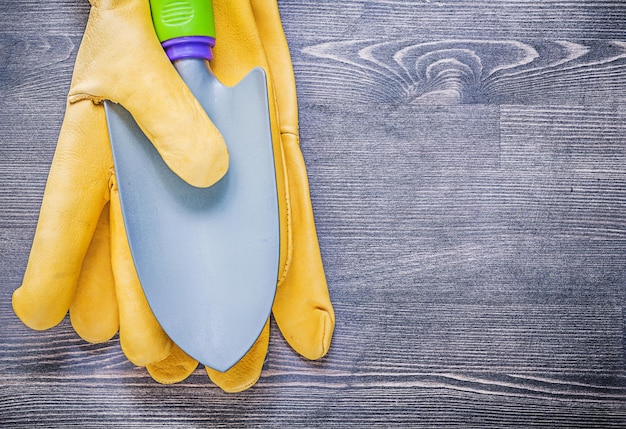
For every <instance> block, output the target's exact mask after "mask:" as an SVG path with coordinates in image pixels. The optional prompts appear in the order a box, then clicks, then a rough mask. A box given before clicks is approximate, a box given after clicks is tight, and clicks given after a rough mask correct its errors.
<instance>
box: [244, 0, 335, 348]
mask: <svg viewBox="0 0 626 429" xmlns="http://www.w3.org/2000/svg"><path fill="white" fill-rule="evenodd" d="M251 4H252V8H253V10H254V15H255V19H256V22H257V25H258V28H259V32H260V33H261V40H262V41H263V45H264V47H265V52H266V55H267V59H268V66H269V70H270V75H271V77H272V81H273V82H276V83H277V84H276V86H275V87H274V91H275V97H276V105H277V108H278V122H279V124H280V131H281V146H282V149H283V155H284V159H285V166H286V173H287V183H288V184H289V187H288V192H289V208H290V216H291V217H290V220H291V226H292V235H291V244H292V249H291V260H290V265H289V266H288V269H287V271H286V274H285V276H284V277H283V278H281V281H280V283H279V286H278V289H277V296H276V300H275V301H274V306H273V314H274V316H275V318H276V323H277V324H278V327H279V329H280V330H281V333H282V334H283V336H284V337H285V339H286V340H287V342H288V343H289V344H290V345H291V346H292V347H293V348H294V349H295V350H296V351H297V352H298V353H300V354H301V355H303V356H304V357H307V358H309V359H318V358H320V357H322V356H324V355H325V354H326V353H327V351H328V348H329V347H330V340H331V337H332V334H333V331H334V326H335V314H334V311H333V307H332V304H331V301H330V296H329V293H328V285H327V283H326V276H325V274H324V266H323V264H322V259H321V255H320V250H319V243H318V240H317V233H316V230H315V220H314V218H313V209H312V206H311V199H310V192H309V184H308V178H307V174H306V166H305V163H304V159H303V157H302V152H301V151H300V145H299V139H298V105H297V96H296V85H295V78H294V73H293V65H292V62H291V55H290V54H289V47H288V46H287V41H286V39H285V34H284V32H283V27H282V24H281V21H280V14H279V11H278V5H277V4H276V1H275V0H251Z"/></svg>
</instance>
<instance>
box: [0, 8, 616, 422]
mask: <svg viewBox="0 0 626 429" xmlns="http://www.w3.org/2000/svg"><path fill="white" fill-rule="evenodd" d="M279 4H280V8H281V13H282V17H283V21H284V26H285V30H286V34H287V37H288V40H289V43H290V46H291V49H292V55H293V59H294V68H295V71H296V78H297V84H298V94H299V103H300V115H301V130H300V132H301V140H302V150H303V152H304V155H305V158H306V161H307V165H308V171H309V177H310V181H311V194H312V199H313V203H314V209H315V215H316V219H317V225H318V231H319V235H320V242H321V247H322V252H323V257H324V263H325V267H326V270H327V275H328V280H329V285H330V290H331V296H332V298H333V302H334V304H335V309H336V313H337V327H336V332H335V336H334V340H333V344H332V347H331V351H330V353H329V355H328V356H327V357H326V358H324V359H323V360H321V361H319V362H308V361H305V360H303V359H301V358H299V357H298V356H296V355H295V353H294V352H293V351H292V350H291V349H289V347H288V346H287V345H286V343H285V342H284V340H283V339H282V337H281V336H280V333H279V332H278V329H277V328H276V326H275V325H273V326H272V328H273V333H272V337H271V345H270V353H269V355H268V358H267V361H266V364H265V369H264V373H263V377H262V378H261V380H260V381H259V383H258V384H257V385H256V386H255V387H254V388H252V389H251V390H249V391H247V392H244V393H242V394H237V395H226V394H224V393H222V392H221V391H219V390H218V389H217V388H216V387H214V386H212V385H211V384H210V382H209V380H208V379H207V378H206V376H205V375H204V373H203V372H202V371H201V370H198V371H197V372H196V373H194V374H193V375H192V376H191V377H190V378H189V379H188V380H187V381H185V382H184V383H181V384H179V385H175V386H161V385H158V384H156V383H155V382H153V381H152V380H151V379H150V378H149V377H148V376H147V375H146V373H145V372H144V370H143V369H140V368H135V367H133V365H131V364H129V363H128V362H127V361H126V360H125V358H124V357H123V355H122V353H121V351H120V349H119V343H118V341H117V339H114V340H112V341H110V342H109V343H106V344H103V345H90V344H86V343H85V342H83V341H82V340H80V339H79V338H78V337H77V335H76V334H74V332H73V331H72V329H71V327H70V325H69V323H68V322H67V320H66V321H64V322H63V323H62V324H61V325H59V326H58V327H55V328H54V329H51V330H49V331H45V332H35V331H31V330H29V329H27V328H26V327H24V326H23V325H22V324H21V323H20V322H19V320H18V319H17V318H16V317H15V315H14V314H13V312H12V309H11V304H10V297H11V293H12V292H13V290H14V289H15V288H17V287H18V286H19V284H20V281H21V277H22V274H23V271H24V268H25V266H26V261H27V258H28V253H29V250H30V244H31V240H32V237H33V234H34V228H35V225H36V222H37V216H38V210H39V205H40V203H41V197H42V194H43V188H44V185H45V180H46V177H47V172H48V168H49V166H50V162H51V159H52V154H53V151H54V147H55V144H56V136H57V133H58V131H59V128H60V125H61V120H62V118H63V111H64V106H65V96H66V94H67V90H68V88H69V82H70V78H71V72H72V68H73V62H74V58H75V55H76V50H77V47H78V45H79V43H80V38H81V35H82V31H83V29H84V25H85V23H86V20H87V14H88V10H89V4H88V2H86V1H82V0H58V1H54V2H51V1H50V2H42V1H34V0H4V1H2V2H1V3H0V58H1V61H0V137H1V140H0V184H1V186H0V426H3V427H29V428H30V427H46V428H49V427H118V426H123V427H138V428H148V427H281V428H288V427H342V428H343V427H360V426H363V427H384V428H389V427H400V428H408V427H422V426H423V427H434V426H440V427H463V428H467V427H530V426H532V427H568V428H574V427H577V428H578V427H579V428H588V427H601V428H610V427H626V373H625V367H624V364H625V361H624V353H625V350H626V349H625V345H624V298H625V286H626V3H625V2H622V1H609V0H605V1H582V0H559V1H556V0H544V1H517V0H500V1H491V2H489V1H470V0H451V1H443V0H442V1H435V0H433V1H427V0H423V1H418V0H415V1H410V0H393V1H390V0H371V1H366V0H344V1H336V0H316V1H312V0H281V1H280V2H279Z"/></svg>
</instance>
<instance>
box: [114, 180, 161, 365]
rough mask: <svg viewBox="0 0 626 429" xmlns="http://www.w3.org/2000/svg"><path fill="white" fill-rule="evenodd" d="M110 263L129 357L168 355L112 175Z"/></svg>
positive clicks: (139, 361) (141, 361) (143, 361)
mask: <svg viewBox="0 0 626 429" xmlns="http://www.w3.org/2000/svg"><path fill="white" fill-rule="evenodd" d="M110 209H111V212H110V216H111V219H110V221H111V263H112V267H113V276H114V278H115V292H116V295H117V303H118V306H119V316H120V345H121V347H122V351H123V352H124V354H125V355H126V357H127V358H128V360H129V361H131V362H132V363H134V364H135V365H137V366H146V365H147V364H150V363H152V362H158V361H161V360H163V359H165V358H166V357H167V355H168V354H169V353H170V350H171V347H172V341H171V340H170V339H169V337H168V336H167V335H166V334H165V332H164V331H163V328H161V325H159V322H158V321H157V320H156V318H155V317H154V315H153V314H152V310H150V306H149V304H148V301H147V300H146V297H145V295H144V293H143V289H142V288H141V284H140V283H139V278H138V277H137V272H136V271H135V265H134V264H133V259H132V255H131V253H130V247H129V245H128V240H127V238H126V230H125V228H124V221H123V218H122V209H121V207H120V200H119V194H118V190H117V184H116V183H115V176H113V183H112V186H111V207H110Z"/></svg>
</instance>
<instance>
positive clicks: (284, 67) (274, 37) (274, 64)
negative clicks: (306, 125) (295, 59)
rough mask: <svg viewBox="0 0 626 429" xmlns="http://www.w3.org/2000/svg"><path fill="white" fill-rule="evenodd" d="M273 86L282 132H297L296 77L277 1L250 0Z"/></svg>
mask: <svg viewBox="0 0 626 429" xmlns="http://www.w3.org/2000/svg"><path fill="white" fill-rule="evenodd" d="M250 3H251V5H252V10H253V13H254V18H255V21H256V23H257V26H258V29H259V34H260V38H261V42H262V43H263V48H264V51H265V55H266V57H267V63H268V69H269V74H270V75H271V78H272V81H273V82H275V83H276V85H274V87H273V89H274V96H275V98H276V106H277V109H278V122H279V124H280V132H281V133H292V134H296V135H297V134H298V101H297V95H296V79H295V76H294V72H293V64H292V62H291V55H290V53H289V46H288V45H287V39H286V38H285V32H284V30H283V25H282V22H281V20H280V13H279V10H278V4H277V3H276V0H251V1H250Z"/></svg>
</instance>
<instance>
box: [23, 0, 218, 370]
mask: <svg viewBox="0 0 626 429" xmlns="http://www.w3.org/2000/svg"><path fill="white" fill-rule="evenodd" d="M91 5H92V8H91V12H90V16H89V21H88V23H87V27H86V29H85V35H84V37H83V41H82V43H81V46H80V49H79V51H78V55H77V58H76V64H75V68H74V74H73V78H72V83H71V87H70V92H69V96H68V102H67V107H66V113H65V118H64V121H63V125H62V128H61V132H60V135H59V140H58V144H57V148H56V152H55V155H54V160H53V162H52V166H51V169H50V174H49V177H48V182H47V185H46V190H45V194H44V198H43V203H42V208H41V213H40V217H39V222H38V225H37V230H36V233H35V238H34V242H33V247H32V250H31V254H30V257H29V261H28V266H27V268H26V273H25V275H24V281H23V284H22V286H21V287H20V288H18V289H17V290H16V291H15V293H14V294H13V308H14V310H15V313H16V314H17V315H18V317H19V318H20V319H21V320H22V321H23V322H24V323H25V324H26V325H27V326H29V327H31V328H33V329H48V328H50V327H52V326H55V325H56V324H58V323H59V322H60V321H61V320H62V319H63V317H64V316H65V315H66V313H67V311H68V308H69V307H70V306H72V307H73V309H76V311H75V313H76V318H74V320H73V322H75V323H74V326H75V327H77V328H78V329H77V331H79V334H81V335H83V336H84V337H85V338H86V339H88V340H90V341H103V340H106V339H108V338H110V337H111V336H113V335H114V334H115V333H116V332H117V330H118V326H119V327H120V339H121V343H122V348H123V349H124V352H125V353H126V355H127V356H128V358H129V359H130V360H131V361H132V362H134V363H136V364H138V365H145V364H146V363H149V362H154V361H157V360H160V359H163V358H164V357H165V356H167V355H168V354H169V352H170V348H171V341H170V340H169V338H168V337H167V336H166V335H165V334H164V333H163V331H162V329H161V327H160V326H159V324H158V323H157V322H156V320H155V319H154V317H152V318H150V317H144V316H145V315H146V314H148V315H151V313H150V311H149V308H148V304H147V302H146V300H145V297H144V296H143V292H142V290H141V287H140V285H139V282H138V280H137V276H136V274H135V272H134V267H133V265H132V260H131V259H130V253H129V251H128V243H127V241H126V238H125V237H126V235H125V232H124V227H123V222H122V220H121V214H120V208H119V198H118V196H117V186H116V180H115V172H114V169H113V161H112V155H111V148H110V144H109V136H108V132H107V126H106V119H105V113H104V108H103V106H102V102H103V101H104V100H105V99H108V100H112V101H114V102H117V103H120V104H122V105H123V106H124V107H125V108H126V109H127V110H128V111H129V112H131V114H132V115H133V116H134V118H135V120H136V121H137V123H138V124H139V126H140V127H141V128H142V129H143V131H144V132H145V134H146V135H147V136H148V137H149V138H150V140H151V141H152V142H153V144H154V145H155V147H156V148H157V150H158V151H159V153H160V154H161V156H162V157H163V159H164V161H165V162H166V163H167V164H168V165H169V166H170V168H172V170H174V171H175V172H176V173H177V174H178V175H179V176H180V177H181V178H183V179H184V180H186V181H187V182H189V183H191V184H193V185H196V186H209V185H211V184H213V183H214V182H216V181H217V180H219V179H220V178H221V177H222V176H223V175H224V174H225V172H226V170H227V168H228V152H227V149H226V146H225V144H224V141H223V139H222V137H221V135H220V134H219V132H218V131H217V130H216V129H215V127H214V126H213V124H212V123H211V121H210V120H209V118H208V116H207V115H206V114H205V112H204V110H203V109H202V107H201V106H200V104H199V103H198V102H197V101H196V99H195V98H194V97H193V95H192V94H191V92H190V91H189V90H188V88H187V87H186V85H185V84H184V83H183V81H182V80H181V79H180V77H179V76H178V74H177V72H176V71H175V69H174V68H173V66H172V65H171V63H170V61H169V60H168V59H167V57H166V55H165V53H164V52H163V49H162V47H161V45H160V43H159V41H158V39H157V37H156V34H155V31H154V28H153V24H152V19H151V15H150V8H149V3H148V1H147V0H91ZM109 222H110V234H109V232H108V228H109ZM98 225H99V227H97V226H98ZM109 238H110V240H109ZM90 243H91V246H90ZM88 249H89V251H88ZM86 255H87V257H86ZM103 260H106V263H104V264H103V263H102V261H103ZM79 285H80V287H78V286H79ZM77 289H78V293H75V292H76V291H77ZM118 304H119V307H118ZM138 314H139V315H141V317H137V315H138ZM83 325H84V327H85V329H84V330H82V328H83Z"/></svg>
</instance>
